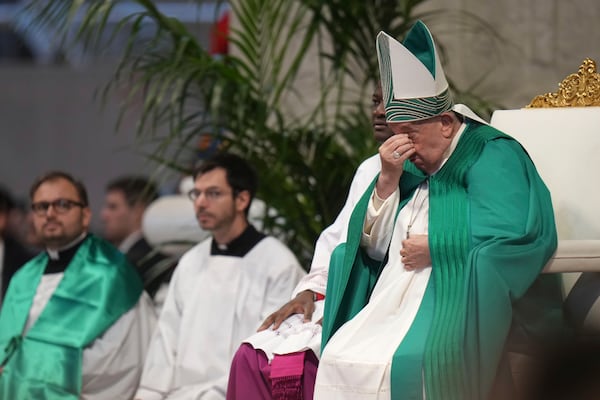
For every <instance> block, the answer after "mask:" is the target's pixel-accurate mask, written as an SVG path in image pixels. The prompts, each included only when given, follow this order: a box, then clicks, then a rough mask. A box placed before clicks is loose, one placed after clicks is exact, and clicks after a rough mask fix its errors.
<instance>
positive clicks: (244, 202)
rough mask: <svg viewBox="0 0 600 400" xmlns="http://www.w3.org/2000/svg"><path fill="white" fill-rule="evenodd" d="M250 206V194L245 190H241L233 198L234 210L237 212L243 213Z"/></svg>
mask: <svg viewBox="0 0 600 400" xmlns="http://www.w3.org/2000/svg"><path fill="white" fill-rule="evenodd" d="M249 204H250V192H249V191H247V190H242V191H241V192H239V193H238V194H237V196H236V197H235V209H236V210H237V211H241V212H244V210H245V209H246V208H248V206H249Z"/></svg>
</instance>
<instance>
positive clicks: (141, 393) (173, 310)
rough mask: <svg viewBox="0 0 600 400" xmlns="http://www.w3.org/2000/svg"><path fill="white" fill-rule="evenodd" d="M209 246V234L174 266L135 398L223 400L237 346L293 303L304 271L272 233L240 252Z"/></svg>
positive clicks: (145, 399) (146, 399) (148, 399)
mask: <svg viewBox="0 0 600 400" xmlns="http://www.w3.org/2000/svg"><path fill="white" fill-rule="evenodd" d="M210 249H211V239H208V240H205V241H204V242H202V243H200V244H198V245H196V246H195V247H193V248H192V249H190V250H189V251H188V252H187V253H185V254H184V255H183V257H182V258H181V260H180V262H179V264H178V266H177V268H176V269H175V273H174V275H173V278H172V280H171V283H170V286H169V291H168V294H167V298H166V301H165V304H164V306H163V309H162V312H161V315H160V317H159V322H158V328H157V329H156V331H155V333H154V335H153V338H152V343H151V345H150V348H149V350H148V356H147V360H146V365H145V366H144V373H143V376H142V382H141V384H140V389H139V390H138V392H137V394H136V398H140V399H143V400H153V399H170V400H175V399H178V400H199V399H202V400H207V399H224V398H225V391H226V388H227V379H228V375H229V367H230V364H231V359H232V358H233V355H234V353H235V351H236V350H237V348H238V347H239V345H240V343H241V342H242V340H243V339H244V338H246V337H247V336H249V335H250V334H251V333H253V332H255V331H256V328H257V327H258V326H259V325H260V323H261V322H262V321H263V320H264V318H266V317H267V316H268V315H269V314H270V313H272V312H273V311H275V310H276V309H277V308H278V307H279V306H280V305H281V304H283V303H285V302H286V301H287V300H289V298H290V294H291V293H292V290H293V288H294V287H295V285H296V284H297V283H298V281H299V280H300V278H301V277H302V276H303V275H304V271H303V270H302V268H301V267H300V265H299V264H298V261H297V260H296V258H295V257H294V255H293V254H292V253H291V252H290V251H289V249H288V248H287V247H285V246H284V245H283V244H282V243H281V242H279V241H278V240H277V239H275V238H272V237H266V238H264V239H262V240H261V241H260V242H258V244H256V245H255V246H254V247H253V248H252V249H251V250H250V251H249V252H248V253H247V254H245V255H244V256H243V257H237V256H225V255H211V254H210Z"/></svg>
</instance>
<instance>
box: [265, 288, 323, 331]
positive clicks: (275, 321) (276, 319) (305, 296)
mask: <svg viewBox="0 0 600 400" xmlns="http://www.w3.org/2000/svg"><path fill="white" fill-rule="evenodd" d="M314 311H315V302H314V301H313V292H311V291H310V290H305V291H303V292H300V293H298V295H297V296H296V297H294V298H293V299H292V300H290V301H288V302H287V303H286V304H285V305H284V306H283V307H281V308H280V309H279V310H277V311H275V312H274V313H273V314H271V315H269V316H268V317H267V318H266V319H265V321H264V322H263V323H262V325H261V326H259V327H258V329H257V332H260V331H264V330H265V329H267V328H268V327H270V326H272V329H273V330H275V329H277V328H279V326H280V325H281V323H282V322H283V321H285V320H286V319H287V318H288V317H289V316H290V315H293V314H304V322H309V321H310V320H311V319H312V315H313V312H314Z"/></svg>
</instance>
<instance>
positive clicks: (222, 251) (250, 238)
mask: <svg viewBox="0 0 600 400" xmlns="http://www.w3.org/2000/svg"><path fill="white" fill-rule="evenodd" d="M265 236H266V235H265V234H263V233H261V232H259V231H257V230H256V228H254V227H253V226H252V225H248V226H247V227H246V229H245V230H244V232H242V234H241V235H240V236H238V237H237V238H235V239H233V240H232V241H231V242H229V243H227V244H226V245H220V244H217V242H216V241H215V239H214V238H213V239H212V241H211V244H210V255H211V256H230V257H244V256H245V255H246V254H248V252H249V251H250V250H252V248H253V247H254V246H256V244H257V243H258V242H260V241H261V240H262V239H264V238H265Z"/></svg>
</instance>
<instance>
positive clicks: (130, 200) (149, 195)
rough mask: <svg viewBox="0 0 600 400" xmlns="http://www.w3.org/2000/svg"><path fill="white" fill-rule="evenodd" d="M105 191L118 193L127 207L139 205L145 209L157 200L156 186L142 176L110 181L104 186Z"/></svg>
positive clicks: (130, 176) (129, 176)
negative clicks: (121, 193)
mask: <svg viewBox="0 0 600 400" xmlns="http://www.w3.org/2000/svg"><path fill="white" fill-rule="evenodd" d="M106 191H107V192H112V191H120V192H123V195H124V196H125V201H127V204H129V207H133V206H135V205H136V204H141V205H143V206H144V207H147V206H148V205H150V203H152V202H153V201H154V200H156V199H157V198H158V191H157V190H156V185H155V184H154V183H153V182H152V181H151V180H150V179H148V178H146V177H144V176H139V175H138V176H136V175H128V176H122V177H120V178H117V179H115V180H112V181H110V182H109V183H108V185H106Z"/></svg>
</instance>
